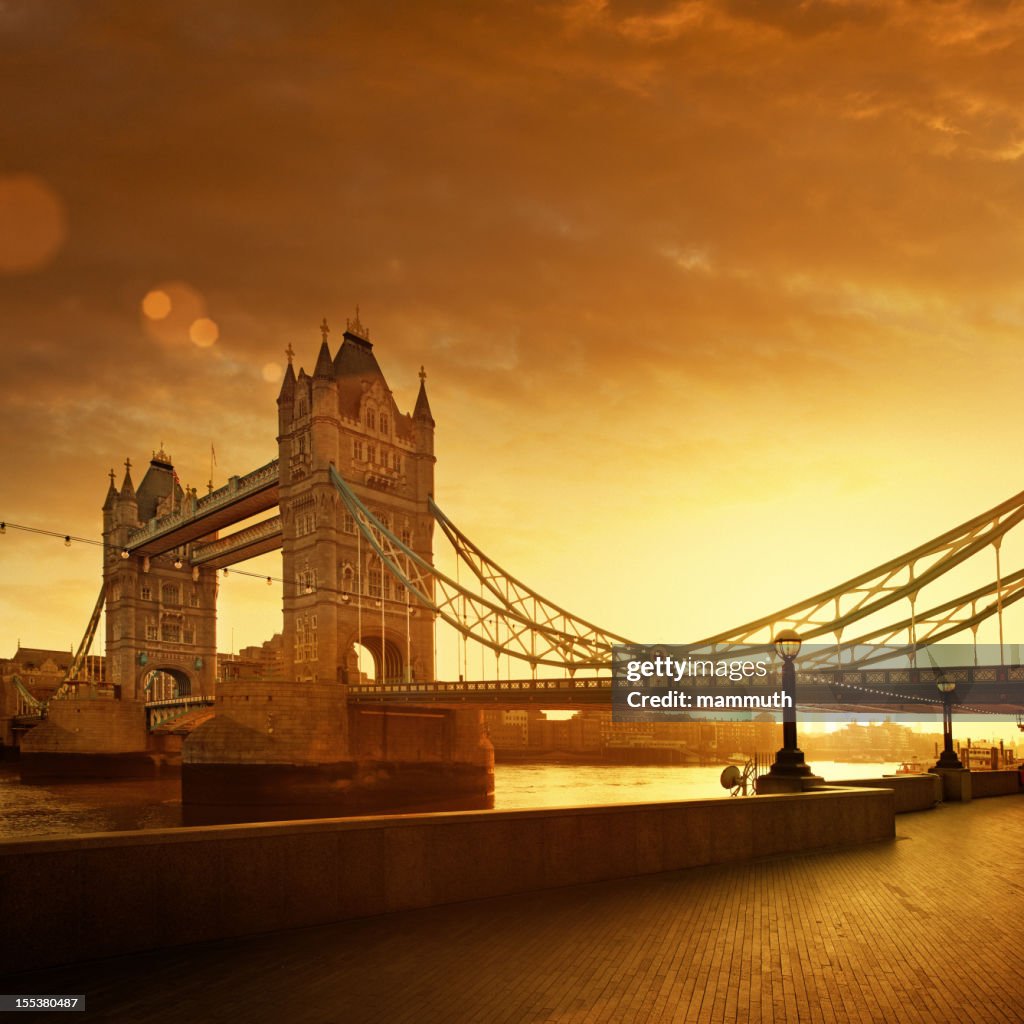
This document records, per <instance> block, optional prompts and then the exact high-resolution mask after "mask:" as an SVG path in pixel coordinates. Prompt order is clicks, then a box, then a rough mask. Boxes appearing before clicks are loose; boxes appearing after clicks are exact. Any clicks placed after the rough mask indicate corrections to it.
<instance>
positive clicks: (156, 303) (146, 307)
mask: <svg viewBox="0 0 1024 1024" xmlns="http://www.w3.org/2000/svg"><path fill="white" fill-rule="evenodd" d="M171 306H172V303H171V297H170V295H168V294H167V292H165V291H162V290H161V289H159V288H155V289H154V290H153V291H151V292H147V293H146V297H145V298H144V299H143V300H142V312H143V313H145V314H146V316H148V317H149V319H150V320H164V319H166V318H167V316H168V315H169V314H170V312H171Z"/></svg>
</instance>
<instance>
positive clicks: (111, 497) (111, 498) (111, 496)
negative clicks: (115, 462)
mask: <svg viewBox="0 0 1024 1024" xmlns="http://www.w3.org/2000/svg"><path fill="white" fill-rule="evenodd" d="M115 501H117V488H116V487H115V486H114V471H113V470H111V471H110V486H109V487H108V488H107V497H106V500H105V501H104V502H103V511H104V512H107V511H109V510H110V509H112V508H113V507H114V502H115Z"/></svg>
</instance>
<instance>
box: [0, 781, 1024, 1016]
mask: <svg viewBox="0 0 1024 1024" xmlns="http://www.w3.org/2000/svg"><path fill="white" fill-rule="evenodd" d="M896 830H897V838H896V840H894V841H890V842H882V843H873V844H870V845H867V846H860V847H850V848H845V849H841V850H835V851H830V852H825V853H815V854H804V855H799V856H787V857H777V858H771V859H766V860H760V861H753V862H748V863H742V864H734V865H726V866H718V867H707V868H696V869H692V870H689V871H679V872H673V873H670V874H663V875H652V876H646V877H643V878H634V879H627V880H623V881H617V882H603V883H599V884H595V885H585V886H575V887H572V888H566V889H559V890H554V891H548V892H543V893H531V894H528V895H525V896H515V897H503V898H501V899H493V900H486V901H481V902H477V903H463V904H458V905H454V906H448V907H438V908H431V909H428V910H420V911H412V912H406V913H401V914H391V915H387V916H384V917H377V918H369V919H364V920H359V921H349V922H343V923H341V924H336V925H329V926H324V927H317V928H309V929H303V930H301V931H293V932H283V933H277V934H274V935H265V936H259V937H256V938H252V939H244V940H232V941H230V942H227V941H226V942H218V943H208V944H205V945H203V946H194V947H190V948H188V949H177V950H166V951H163V952H158V953H147V954H141V955H135V956H130V957H120V958H117V959H113V960H107V961H100V962H96V963H93V964H82V965H78V966H75V967H69V968H60V969H56V970H49V971H40V972H33V973H31V974H24V975H20V976H18V977H17V978H14V979H11V978H8V979H5V980H4V982H3V984H2V988H0V991H4V992H24V993H28V992H32V993H71V992H75V993H77V992H84V993H86V996H87V1012H86V1014H85V1015H84V1019H88V1020H91V1021H112V1022H118V1024H121V1022H125V1024H128V1022H153V1024H164V1022H192V1024H207V1022H210V1024H217V1022H221V1021H232V1022H264V1021H267V1022H270V1021H274V1022H278V1021H282V1022H289V1024H291V1022H297V1024H304V1022H317V1024H319V1022H339V1024H372V1022H388V1024H430V1022H435V1021H437V1022H445V1024H450V1022H457V1024H462V1022H466V1024H477V1022H479V1024H520V1022H551V1024H555V1022H557V1024H570V1022H572V1024H597V1022H604V1021H608V1022H616V1024H618V1022H636V1024H659V1022H662V1021H665V1022H673V1024H719V1022H730V1024H731V1022H751V1024H753V1022H784V1021H785V1022H789V1021H793V1022H797V1021H799V1022H801V1024H802V1022H811V1024H817V1022H822V1024H824V1022H832V1021H836V1022H842V1024H851V1022H853V1024H860V1022H878V1024H892V1022H899V1024H917V1022H920V1024H947V1022H948V1024H952V1022H957V1024H988V1022H993V1024H996V1022H998V1024H1020V1022H1024V796H1020V797H1003V798H999V799H990V800H982V801H976V802H974V803H970V804H962V805H961V804H951V805H944V806H941V807H939V808H938V809H937V810H934V811H926V812H921V813H917V814H909V815H903V816H901V817H899V818H897V820H896ZM112 898H116V894H112ZM187 898H188V894H187V893H182V899H187ZM202 912H203V911H202V907H200V906H197V907H196V913H197V914H202ZM9 924H10V923H9V922H5V925H4V927H5V928H9ZM13 932H14V934H15V935H16V927H15V928H14V929H13ZM8 934H10V932H8ZM50 1017H53V1018H54V1019H56V1015H55V1014H49V1015H39V1014H37V1015H34V1016H33V1017H32V1018H30V1019H34V1020H41V1019H42V1020H45V1019H49V1018H50ZM61 1019H63V1020H65V1021H68V1019H69V1018H67V1017H66V1016H63V1015H62V1017H61ZM70 1019H71V1020H74V1019H75V1018H74V1017H72V1018H70ZM78 1019H83V1018H81V1017H80V1018H78Z"/></svg>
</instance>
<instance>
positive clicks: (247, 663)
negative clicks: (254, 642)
mask: <svg viewBox="0 0 1024 1024" xmlns="http://www.w3.org/2000/svg"><path fill="white" fill-rule="evenodd" d="M284 664H285V658H284V635H283V634H282V633H275V634H274V635H273V636H272V637H271V638H270V639H269V640H265V641H264V642H263V643H262V644H261V645H260V646H258V647H257V646H253V647H243V648H242V649H241V650H240V651H239V652H238V653H237V654H218V655H217V668H218V671H219V672H220V678H221V679H225V680H236V679H284Z"/></svg>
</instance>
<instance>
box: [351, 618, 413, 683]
mask: <svg viewBox="0 0 1024 1024" xmlns="http://www.w3.org/2000/svg"><path fill="white" fill-rule="evenodd" d="M405 647H406V641H405V638H404V637H402V638H401V639H399V638H398V637H396V636H393V635H390V634H389V633H388V632H387V631H385V632H384V633H383V634H381V632H380V630H379V629H378V630H377V631H376V632H374V631H366V630H364V631H363V633H362V635H361V636H353V637H351V638H350V639H349V650H350V652H351V653H350V657H349V659H348V666H349V669H348V681H349V683H350V684H353V685H358V683H359V681H360V679H363V681H364V683H366V684H368V685H373V684H374V683H377V684H379V683H381V682H385V683H399V682H405V681H406V680H407V678H408V673H407V671H406V664H407V662H406V656H405ZM360 655H362V656H360ZM367 662H369V664H367ZM368 669H369V671H368Z"/></svg>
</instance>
